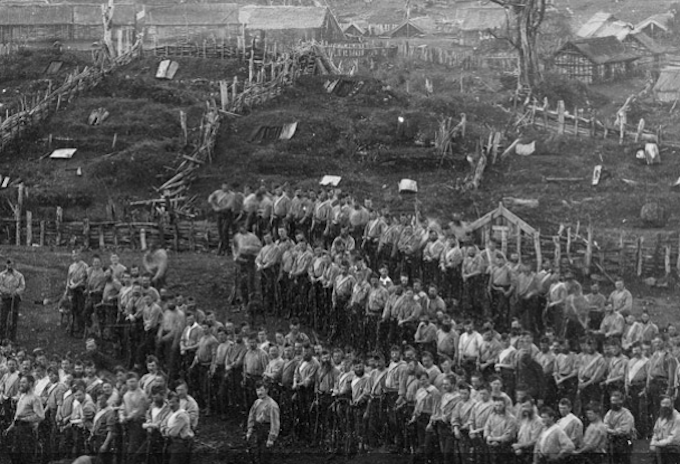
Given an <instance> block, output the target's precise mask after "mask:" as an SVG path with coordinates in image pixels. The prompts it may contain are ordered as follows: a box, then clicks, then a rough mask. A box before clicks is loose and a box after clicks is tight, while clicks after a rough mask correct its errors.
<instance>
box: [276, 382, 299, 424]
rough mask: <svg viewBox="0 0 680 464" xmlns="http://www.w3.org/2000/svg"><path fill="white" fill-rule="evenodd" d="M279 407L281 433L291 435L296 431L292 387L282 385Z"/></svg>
mask: <svg viewBox="0 0 680 464" xmlns="http://www.w3.org/2000/svg"><path fill="white" fill-rule="evenodd" d="M279 408H280V410H281V415H280V417H281V434H282V435H284V436H285V435H290V434H291V433H293V432H294V430H293V428H294V424H295V418H294V417H293V414H294V413H295V408H294V406H293V390H291V389H290V387H284V386H281V390H280V394H279Z"/></svg>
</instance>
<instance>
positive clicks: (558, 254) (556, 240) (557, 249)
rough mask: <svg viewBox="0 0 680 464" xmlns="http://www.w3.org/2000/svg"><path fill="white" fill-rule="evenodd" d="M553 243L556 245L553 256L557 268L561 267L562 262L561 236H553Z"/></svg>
mask: <svg viewBox="0 0 680 464" xmlns="http://www.w3.org/2000/svg"><path fill="white" fill-rule="evenodd" d="M553 244H554V245H555V255H554V257H553V265H554V266H555V269H560V264H561V261H562V247H561V243H560V237H558V236H554V237H553Z"/></svg>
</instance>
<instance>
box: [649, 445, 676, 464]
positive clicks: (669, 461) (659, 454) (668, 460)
mask: <svg viewBox="0 0 680 464" xmlns="http://www.w3.org/2000/svg"><path fill="white" fill-rule="evenodd" d="M654 457H655V458H656V463H655V464H677V463H678V462H680V446H674V445H668V446H664V447H658V446H657V447H656V451H655V453H654Z"/></svg>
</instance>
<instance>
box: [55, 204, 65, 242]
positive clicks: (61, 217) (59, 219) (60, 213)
mask: <svg viewBox="0 0 680 464" xmlns="http://www.w3.org/2000/svg"><path fill="white" fill-rule="evenodd" d="M63 220H64V210H63V208H62V207H61V206H57V220H56V226H57V236H56V242H57V243H55V246H59V245H61V223H62V221H63Z"/></svg>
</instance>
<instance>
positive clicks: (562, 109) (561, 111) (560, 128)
mask: <svg viewBox="0 0 680 464" xmlns="http://www.w3.org/2000/svg"><path fill="white" fill-rule="evenodd" d="M564 114H565V107H564V100H560V101H559V102H558V103H557V123H558V125H559V126H558V128H557V133H558V134H560V135H564V128H565V124H564V120H565V118H564Z"/></svg>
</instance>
